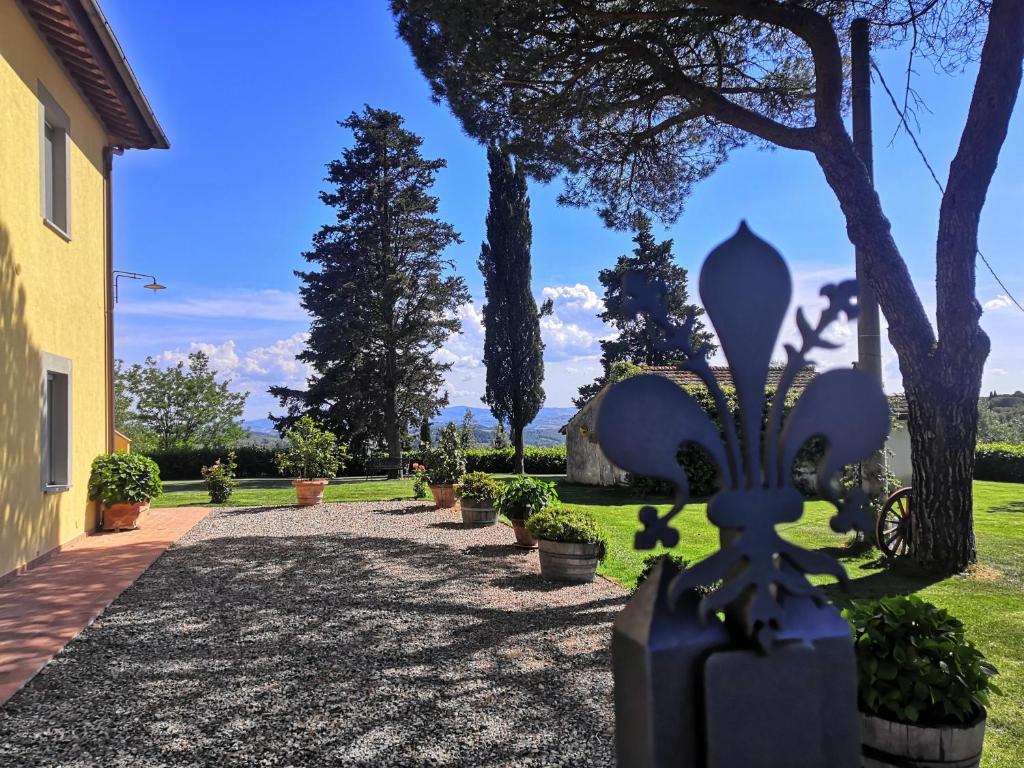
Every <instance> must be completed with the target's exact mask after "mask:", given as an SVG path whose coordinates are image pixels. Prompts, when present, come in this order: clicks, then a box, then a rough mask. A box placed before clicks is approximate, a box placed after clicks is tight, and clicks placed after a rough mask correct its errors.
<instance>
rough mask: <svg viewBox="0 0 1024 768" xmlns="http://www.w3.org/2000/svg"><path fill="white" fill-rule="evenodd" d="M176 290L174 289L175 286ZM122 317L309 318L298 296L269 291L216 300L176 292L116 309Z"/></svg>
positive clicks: (222, 296)
mask: <svg viewBox="0 0 1024 768" xmlns="http://www.w3.org/2000/svg"><path fill="white" fill-rule="evenodd" d="M172 289H173V286H172ZM117 313H118V314H119V315H136V316H146V317H177V318H188V317H191V318H219V319H224V318H245V319H248V320H274V321H285V322H288V321H293V322H294V321H299V322H304V321H308V320H309V315H308V314H307V313H306V310H304V309H303V308H302V305H301V304H300V302H299V295H298V293H295V292H288V291H280V290H276V289H266V290H256V291H253V290H232V291H224V292H220V293H218V294H217V295H215V296H185V297H182V298H177V297H175V296H174V293H173V290H172V291H170V292H169V293H168V295H167V296H166V298H165V297H164V296H160V297H158V298H153V299H146V298H145V297H144V298H140V299H132V300H131V301H122V302H121V303H119V304H118V305H117Z"/></svg>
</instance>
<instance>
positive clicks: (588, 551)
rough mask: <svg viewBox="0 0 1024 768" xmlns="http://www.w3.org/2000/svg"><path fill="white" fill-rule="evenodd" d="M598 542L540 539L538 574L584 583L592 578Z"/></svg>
mask: <svg viewBox="0 0 1024 768" xmlns="http://www.w3.org/2000/svg"><path fill="white" fill-rule="evenodd" d="M600 555H601V545H600V544H581V543H578V542H565V541H548V540H547V539H541V540H540V575H541V576H543V577H544V578H545V579H551V580H552V581H567V582H570V583H572V584H585V583H586V582H588V581H593V580H594V575H595V574H596V573H597V561H598V558H599V557H600Z"/></svg>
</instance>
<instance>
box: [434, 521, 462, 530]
mask: <svg viewBox="0 0 1024 768" xmlns="http://www.w3.org/2000/svg"><path fill="white" fill-rule="evenodd" d="M427 528H440V529H442V530H445V531H464V530H469V529H468V528H467V527H466V526H465V525H463V524H462V523H449V522H444V523H429V524H428V525H427Z"/></svg>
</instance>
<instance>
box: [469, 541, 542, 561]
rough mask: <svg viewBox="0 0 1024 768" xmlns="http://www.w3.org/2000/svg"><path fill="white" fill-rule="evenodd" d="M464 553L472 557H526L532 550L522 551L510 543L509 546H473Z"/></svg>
mask: <svg viewBox="0 0 1024 768" xmlns="http://www.w3.org/2000/svg"><path fill="white" fill-rule="evenodd" d="M462 551H463V552H465V553H466V554H467V555H470V556H471V557H525V556H526V555H529V554H530V552H531V551H532V550H529V549H520V548H519V547H515V546H513V545H512V543H511V542H510V543H508V544H471V545H470V546H468V547H466V548H465V549H464V550H462Z"/></svg>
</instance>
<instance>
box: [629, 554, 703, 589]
mask: <svg viewBox="0 0 1024 768" xmlns="http://www.w3.org/2000/svg"><path fill="white" fill-rule="evenodd" d="M662 558H664V559H666V560H668V561H669V562H670V563H671V564H672V565H673V566H675V569H676V570H677V571H680V572H682V571H684V570H686V568H688V567H689V565H690V563H689V561H688V560H687V559H686V558H685V557H683V556H682V555H680V554H678V553H675V552H663V553H661V554H660V555H648V556H647V557H645V558H644V559H643V562H641V563H640V573H639V575H638V576H637V577H636V586H635V587H634V588H633V589H634V590H637V589H639V588H640V585H641V584H643V583H644V582H645V581H647V578H648V577H649V576H650V575H651V571H653V570H654V568H655V566H657V565H658V563H660V562H661V560H662Z"/></svg>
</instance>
